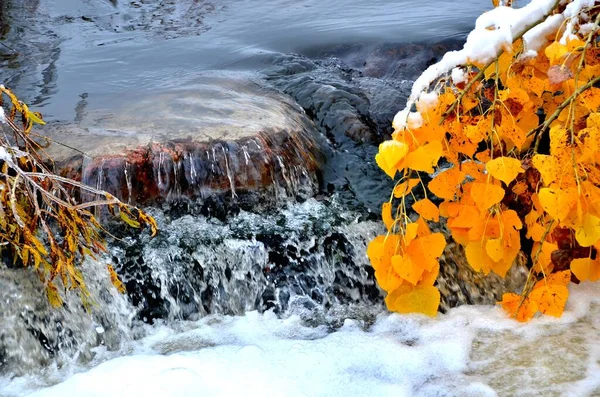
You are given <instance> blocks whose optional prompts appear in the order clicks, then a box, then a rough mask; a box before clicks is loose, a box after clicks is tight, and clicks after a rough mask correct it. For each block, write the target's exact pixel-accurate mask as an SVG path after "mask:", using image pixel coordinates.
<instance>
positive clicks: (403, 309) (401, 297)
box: [387, 285, 440, 317]
mask: <svg viewBox="0 0 600 397" xmlns="http://www.w3.org/2000/svg"><path fill="white" fill-rule="evenodd" d="M402 292H404V293H399V294H397V295H396V294H394V296H393V297H391V299H390V300H388V301H387V303H388V309H390V310H392V311H395V312H398V313H423V314H426V315H428V316H431V317H435V315H436V314H437V311H438V307H439V305H440V291H438V289H437V288H435V287H432V286H430V285H419V286H416V287H415V288H414V289H413V290H412V291H408V292H405V291H402Z"/></svg>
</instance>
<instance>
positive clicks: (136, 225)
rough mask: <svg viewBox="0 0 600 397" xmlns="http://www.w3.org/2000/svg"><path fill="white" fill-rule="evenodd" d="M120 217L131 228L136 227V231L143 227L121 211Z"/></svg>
mask: <svg viewBox="0 0 600 397" xmlns="http://www.w3.org/2000/svg"><path fill="white" fill-rule="evenodd" d="M119 215H120V217H121V219H122V220H123V221H125V223H127V224H128V225H129V226H131V227H134V228H136V229H139V227H140V226H141V225H140V223H139V222H138V221H136V220H135V219H132V218H130V217H129V216H127V214H126V213H125V212H123V211H120V213H119Z"/></svg>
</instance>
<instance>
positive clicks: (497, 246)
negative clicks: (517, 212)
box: [485, 238, 504, 262]
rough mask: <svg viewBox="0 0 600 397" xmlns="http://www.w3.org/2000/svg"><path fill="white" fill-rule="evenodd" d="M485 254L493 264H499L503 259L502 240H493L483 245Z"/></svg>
mask: <svg viewBox="0 0 600 397" xmlns="http://www.w3.org/2000/svg"><path fill="white" fill-rule="evenodd" d="M485 252H486V253H487V254H488V256H489V257H490V259H491V260H493V261H494V262H500V261H501V260H502V258H503V257H504V245H503V243H502V239H499V238H493V239H489V240H488V241H487V242H486V243H485Z"/></svg>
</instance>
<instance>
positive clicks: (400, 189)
mask: <svg viewBox="0 0 600 397" xmlns="http://www.w3.org/2000/svg"><path fill="white" fill-rule="evenodd" d="M418 184H419V178H410V179H408V180H406V181H404V182H402V183H399V184H397V185H396V187H395V188H394V197H396V198H400V197H404V196H406V195H407V194H409V193H410V192H411V191H412V190H413V188H414V187H415V186H417V185H418Z"/></svg>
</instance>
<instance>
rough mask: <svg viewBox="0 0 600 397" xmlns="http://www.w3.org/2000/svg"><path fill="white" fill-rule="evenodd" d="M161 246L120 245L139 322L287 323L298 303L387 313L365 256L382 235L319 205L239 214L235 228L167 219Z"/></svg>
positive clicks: (142, 239)
mask: <svg viewBox="0 0 600 397" xmlns="http://www.w3.org/2000/svg"><path fill="white" fill-rule="evenodd" d="M156 215H157V220H158V221H159V223H160V224H161V225H162V229H161V231H160V232H159V235H158V236H157V237H156V238H154V239H153V240H148V238H147V236H144V235H139V234H138V235H134V234H132V235H131V236H130V237H127V238H124V239H122V240H120V241H115V242H113V243H112V244H111V247H112V248H111V251H112V255H113V261H114V262H115V268H116V270H117V271H118V273H119V274H120V275H121V278H122V281H123V282H124V283H125V285H126V288H127V292H128V296H129V297H130V299H131V300H132V303H133V304H134V306H136V308H137V314H136V317H137V318H139V319H140V320H143V321H146V322H153V321H155V320H156V319H168V320H174V319H194V318H198V317H200V316H204V315H206V314H235V315H241V314H243V313H245V312H247V311H250V310H259V311H265V310H274V311H275V312H276V313H278V314H280V315H286V314H287V313H288V309H289V308H290V305H292V304H293V302H295V301H296V300H297V299H299V298H300V297H301V298H302V299H305V301H306V302H310V303H307V305H309V306H310V307H312V308H314V309H315V310H321V311H328V310H331V309H332V308H335V307H338V306H348V307H350V306H360V307H363V308H365V310H370V309H371V308H379V309H380V308H381V305H382V302H383V299H382V295H381V292H380V290H379V289H378V288H377V286H376V284H375V279H374V274H373V271H372V269H371V266H370V265H369V263H368V259H367V258H366V255H365V254H364V252H365V250H366V244H367V242H368V239H370V238H371V237H372V236H374V234H375V230H377V229H378V228H379V227H380V225H378V224H377V223H374V222H364V221H363V222H358V223H353V222H352V219H354V217H356V214H354V213H349V212H347V211H345V210H343V209H341V208H340V207H339V205H338V204H335V203H323V202H317V201H315V200H314V199H310V200H307V201H306V202H305V203H302V204H293V205H289V206H286V207H284V208H280V209H276V210H271V211H268V212H265V213H260V214H259V213H249V212H245V211H241V212H240V213H239V214H238V215H236V216H232V217H229V218H228V219H227V222H221V221H219V220H218V219H215V218H214V217H212V218H204V217H200V218H197V217H194V216H191V215H186V216H183V217H180V218H177V219H171V220H169V219H166V218H165V217H164V215H162V214H160V213H157V214H156Z"/></svg>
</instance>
